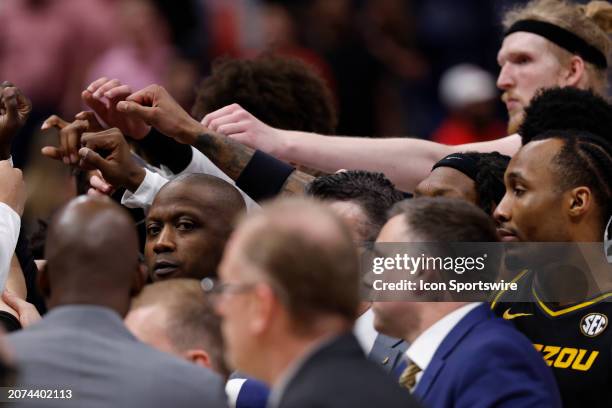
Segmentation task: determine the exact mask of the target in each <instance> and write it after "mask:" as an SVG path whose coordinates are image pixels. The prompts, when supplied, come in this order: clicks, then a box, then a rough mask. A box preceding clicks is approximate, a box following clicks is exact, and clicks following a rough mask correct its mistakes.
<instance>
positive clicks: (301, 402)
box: [205, 199, 415, 408]
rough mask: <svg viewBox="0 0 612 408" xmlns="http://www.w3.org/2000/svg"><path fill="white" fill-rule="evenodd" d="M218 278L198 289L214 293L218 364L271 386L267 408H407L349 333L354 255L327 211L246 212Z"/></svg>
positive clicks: (354, 303)
mask: <svg viewBox="0 0 612 408" xmlns="http://www.w3.org/2000/svg"><path fill="white" fill-rule="evenodd" d="M296 214H299V217H296ZM312 220H316V222H312ZM219 277H220V283H219V284H218V286H216V287H215V286H214V285H210V283H212V282H211V281H207V282H206V284H205V286H206V287H207V289H208V290H209V292H213V293H216V294H217V298H216V308H217V311H218V312H219V314H220V315H221V318H222V323H221V329H222V333H223V336H224V340H225V343H226V344H225V345H226V350H227V358H228V360H229V361H228V362H229V363H230V364H231V365H233V366H234V367H235V368H237V369H238V370H240V371H241V372H243V373H245V374H247V375H250V376H252V377H255V378H258V379H261V380H263V381H264V382H266V383H267V384H268V385H270V386H271V388H272V393H271V396H270V400H269V402H268V404H269V406H270V407H275V408H277V407H278V408H282V407H289V406H291V407H312V406H322V407H323V406H330V407H331V406H373V405H375V404H380V405H381V406H385V407H400V406H401V407H410V406H415V403H414V401H413V399H412V398H411V397H410V395H409V394H408V393H405V392H403V391H402V390H401V389H400V388H399V387H398V386H397V385H396V384H394V381H393V380H392V379H391V378H390V377H388V376H387V375H385V373H384V372H383V371H382V370H379V369H378V368H376V367H375V365H374V364H373V363H370V362H368V361H367V360H366V358H365V356H364V354H363V351H362V349H361V347H360V346H359V343H358V342H357V340H356V339H355V337H354V335H353V334H352V333H351V329H352V326H353V323H354V320H355V317H356V315H357V310H358V306H359V286H358V285H359V267H358V257H357V250H356V248H355V246H354V244H353V242H352V237H351V235H350V233H349V232H348V230H347V229H346V227H345V226H344V225H343V224H342V222H341V221H340V220H339V219H338V218H337V217H336V216H335V215H334V214H333V213H332V212H331V211H330V210H329V209H327V208H325V207H324V206H322V205H321V204H317V203H315V202H310V201H306V200H299V199H290V200H284V201H278V202H274V203H271V204H269V205H267V206H264V207H263V209H262V211H261V212H259V213H253V214H251V216H250V217H248V218H246V219H245V220H244V221H243V222H242V223H241V224H240V225H239V226H238V228H237V230H236V231H235V233H234V234H233V235H232V237H231V238H230V240H229V242H228V245H227V247H226V250H225V253H224V256H223V259H222V261H221V265H220V269H219ZM360 384H362V385H363V386H359V385H360Z"/></svg>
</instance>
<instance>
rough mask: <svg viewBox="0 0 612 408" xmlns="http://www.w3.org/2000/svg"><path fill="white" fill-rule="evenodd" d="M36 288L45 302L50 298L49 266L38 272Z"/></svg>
mask: <svg viewBox="0 0 612 408" xmlns="http://www.w3.org/2000/svg"><path fill="white" fill-rule="evenodd" d="M38 288H39V290H40V294H41V295H42V296H43V298H44V299H45V300H48V299H49V297H50V296H51V285H50V284H49V264H46V265H45V267H44V268H42V269H40V270H39V271H38Z"/></svg>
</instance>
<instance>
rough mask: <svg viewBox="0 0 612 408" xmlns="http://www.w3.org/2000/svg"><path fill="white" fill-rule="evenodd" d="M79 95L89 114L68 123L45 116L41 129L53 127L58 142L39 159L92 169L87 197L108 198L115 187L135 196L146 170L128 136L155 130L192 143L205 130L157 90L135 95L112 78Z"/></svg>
mask: <svg viewBox="0 0 612 408" xmlns="http://www.w3.org/2000/svg"><path fill="white" fill-rule="evenodd" d="M81 96H82V98H83V101H84V102H85V104H86V105H87V106H88V107H89V108H90V109H91V111H84V112H80V113H78V114H77V115H76V116H75V118H74V120H73V121H72V122H68V121H65V120H63V119H61V118H59V117H58V116H56V115H53V116H51V117H49V118H48V119H47V120H46V121H45V122H44V123H43V125H42V129H49V128H52V127H55V128H57V129H58V130H59V143H58V145H57V146H45V147H44V148H43V149H42V154H44V155H45V156H47V157H50V158H52V159H56V160H61V161H63V162H64V163H65V164H67V165H72V166H77V167H79V168H81V169H84V170H90V171H91V170H93V171H94V173H93V174H92V176H91V178H90V184H91V186H92V188H91V189H90V193H91V194H96V193H97V194H100V193H102V194H108V193H110V192H111V191H112V190H113V189H115V188H119V187H124V188H127V189H129V190H132V191H134V190H135V189H136V188H138V186H139V185H140V183H141V182H142V180H143V179H144V176H145V171H144V169H143V168H142V167H141V166H140V165H139V164H138V163H137V162H136V161H135V160H134V158H133V156H132V154H131V150H130V146H129V144H128V142H127V140H126V137H128V138H131V139H133V140H141V139H143V138H145V137H146V136H147V135H148V133H149V132H150V130H151V127H155V128H156V129H157V130H158V131H159V132H161V133H162V134H164V135H166V136H168V137H171V138H174V139H175V140H176V141H178V142H180V143H187V144H191V143H193V142H194V141H195V139H196V137H197V136H198V135H199V134H201V133H203V132H204V131H205V128H204V127H203V126H202V124H200V122H198V121H197V120H195V119H193V118H192V117H191V116H190V115H189V114H188V113H187V112H186V111H185V110H184V109H183V108H182V107H181V106H180V105H179V104H178V103H177V102H176V101H175V100H174V99H173V98H172V96H170V94H169V93H168V92H167V91H166V90H165V89H164V88H163V87H161V86H159V85H150V86H148V87H146V88H144V89H141V90H139V91H138V92H134V93H133V92H132V90H131V89H130V87H129V86H127V85H123V84H121V82H119V81H118V80H116V79H111V80H109V79H107V78H100V79H98V80H96V81H94V82H92V83H91V84H90V85H89V86H88V87H87V89H86V90H84V91H83V93H82V94H81Z"/></svg>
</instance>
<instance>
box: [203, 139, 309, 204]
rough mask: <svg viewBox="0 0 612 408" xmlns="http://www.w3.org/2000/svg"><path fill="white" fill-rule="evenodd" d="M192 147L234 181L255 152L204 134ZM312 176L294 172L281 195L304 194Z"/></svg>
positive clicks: (230, 140)
mask: <svg viewBox="0 0 612 408" xmlns="http://www.w3.org/2000/svg"><path fill="white" fill-rule="evenodd" d="M193 147H195V148H196V149H198V150H199V151H201V152H202V153H204V154H205V155H206V156H207V157H208V158H209V159H210V160H211V161H212V162H213V163H214V164H215V165H216V166H217V167H219V168H220V169H221V170H222V171H223V172H224V173H225V174H227V175H228V176H229V177H231V178H232V180H236V179H237V178H238V176H240V173H242V170H244V168H245V167H246V165H247V164H248V163H249V161H250V160H251V158H252V157H253V154H254V153H255V150H253V149H251V148H250V147H248V146H245V145H243V144H242V143H239V142H236V141H234V140H232V139H230V138H228V137H225V136H221V135H219V134H215V133H211V132H209V133H204V134H201V135H199V136H198V137H197V139H196V142H195V143H194V144H193ZM313 179H314V176H311V175H310V174H307V173H304V172H302V171H299V170H296V171H294V172H293V173H291V175H290V176H289V178H287V181H286V182H285V184H284V186H283V190H282V191H281V192H280V193H282V194H289V195H293V194H304V188H305V187H306V185H307V184H308V183H310V182H311V181H312V180H313Z"/></svg>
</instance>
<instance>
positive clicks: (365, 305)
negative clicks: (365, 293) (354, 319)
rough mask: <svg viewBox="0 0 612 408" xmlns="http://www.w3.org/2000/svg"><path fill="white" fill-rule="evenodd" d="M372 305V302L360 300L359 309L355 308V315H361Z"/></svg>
mask: <svg viewBox="0 0 612 408" xmlns="http://www.w3.org/2000/svg"><path fill="white" fill-rule="evenodd" d="M371 306H372V302H361V303H360V304H359V309H358V310H357V316H361V315H362V314H364V313H365V312H367V311H368V310H369V309H370V307H371Z"/></svg>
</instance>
